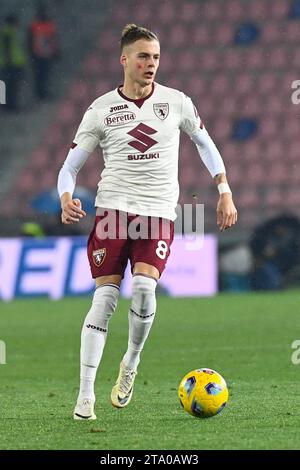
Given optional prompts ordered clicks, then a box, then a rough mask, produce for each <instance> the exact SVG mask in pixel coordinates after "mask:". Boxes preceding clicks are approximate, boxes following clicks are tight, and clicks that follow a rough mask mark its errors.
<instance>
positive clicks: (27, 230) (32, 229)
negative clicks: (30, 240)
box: [21, 222, 45, 238]
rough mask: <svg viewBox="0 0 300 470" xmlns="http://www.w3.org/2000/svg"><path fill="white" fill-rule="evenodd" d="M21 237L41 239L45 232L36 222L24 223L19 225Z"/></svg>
mask: <svg viewBox="0 0 300 470" xmlns="http://www.w3.org/2000/svg"><path fill="white" fill-rule="evenodd" d="M21 236H23V237H35V238H43V237H44V236H45V232H44V230H43V228H42V226H41V225H40V224H38V223H36V222H24V223H23V224H22V225H21Z"/></svg>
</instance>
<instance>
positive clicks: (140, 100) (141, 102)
mask: <svg viewBox="0 0 300 470" xmlns="http://www.w3.org/2000/svg"><path fill="white" fill-rule="evenodd" d="M121 86H123V85H120V86H119V87H118V88H117V90H118V93H119V95H120V96H122V98H123V99H124V100H126V101H131V102H132V103H134V104H135V105H136V106H137V107H138V108H141V107H142V106H143V104H144V102H145V101H146V100H147V99H148V98H150V96H152V95H153V92H154V83H152V90H151V91H150V93H149V95H147V96H145V98H138V99H137V100H133V99H131V98H128V97H127V96H125V95H124V94H123V93H122V92H121V90H120V88H121Z"/></svg>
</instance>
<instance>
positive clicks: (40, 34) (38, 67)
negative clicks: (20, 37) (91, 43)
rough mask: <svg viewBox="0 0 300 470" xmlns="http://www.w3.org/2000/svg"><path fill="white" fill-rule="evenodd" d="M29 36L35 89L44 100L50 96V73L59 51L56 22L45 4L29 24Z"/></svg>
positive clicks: (36, 93)
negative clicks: (49, 14)
mask: <svg viewBox="0 0 300 470" xmlns="http://www.w3.org/2000/svg"><path fill="white" fill-rule="evenodd" d="M28 36H29V37H28V47H29V52H30V56H31V60H32V66H33V74H34V91H35V95H36V97H37V98H38V99H39V100H44V99H47V98H50V92H49V80H50V73H51V68H52V65H53V63H54V61H55V59H57V57H58V51H59V49H58V39H57V28H56V24H55V22H54V21H53V20H52V19H50V18H49V16H48V13H47V10H46V8H45V6H43V5H40V6H39V8H38V10H37V14H36V18H35V19H34V20H33V21H32V23H31V24H30V26H29V35H28Z"/></svg>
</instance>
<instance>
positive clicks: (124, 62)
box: [120, 54, 127, 67]
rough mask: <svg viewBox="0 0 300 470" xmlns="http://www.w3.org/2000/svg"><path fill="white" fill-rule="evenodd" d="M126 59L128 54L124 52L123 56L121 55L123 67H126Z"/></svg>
mask: <svg viewBox="0 0 300 470" xmlns="http://www.w3.org/2000/svg"><path fill="white" fill-rule="evenodd" d="M126 60H127V57H126V55H125V54H122V55H121V57H120V64H121V65H123V67H125V65H126Z"/></svg>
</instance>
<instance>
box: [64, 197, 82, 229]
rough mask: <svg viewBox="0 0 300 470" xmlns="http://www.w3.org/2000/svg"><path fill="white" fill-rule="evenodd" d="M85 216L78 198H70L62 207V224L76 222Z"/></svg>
mask: <svg viewBox="0 0 300 470" xmlns="http://www.w3.org/2000/svg"><path fill="white" fill-rule="evenodd" d="M85 216H86V212H85V211H84V210H82V208H81V201H80V199H71V200H70V201H67V202H66V203H65V204H64V205H63V207H62V212H61V221H62V223H63V224H66V225H68V224H76V223H77V222H79V221H80V219H82V218H83V217H85Z"/></svg>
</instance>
